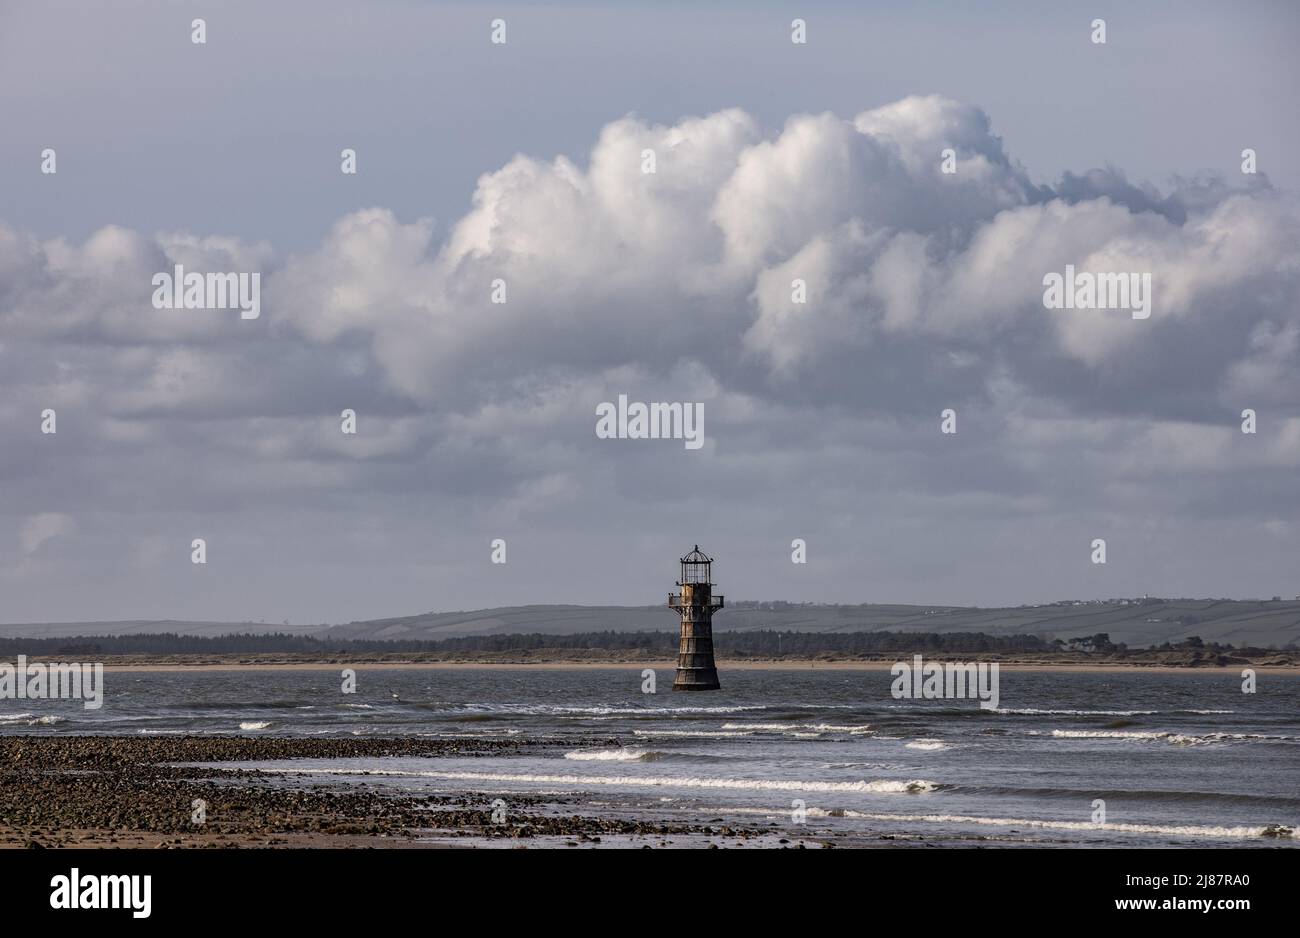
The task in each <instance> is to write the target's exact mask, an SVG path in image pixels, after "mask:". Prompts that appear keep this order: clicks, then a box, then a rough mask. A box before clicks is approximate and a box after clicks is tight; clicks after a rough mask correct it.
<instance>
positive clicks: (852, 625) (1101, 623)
mask: <svg viewBox="0 0 1300 938" xmlns="http://www.w3.org/2000/svg"><path fill="white" fill-rule="evenodd" d="M676 622H677V617H676V615H675V614H674V613H673V612H671V611H670V610H669V609H667V608H666V607H663V606H560V605H554V606H552V605H537V606H506V607H501V608H497V609H479V610H473V611H468V612H429V613H424V614H421V615H414V616H403V617H399V618H388V619H370V620H367V621H364V622H349V623H347V624H346V625H335V626H331V627H322V626H319V625H283V624H281V625H276V624H267V623H251V622H183V621H173V620H130V621H123V622H59V623H43V624H42V623H17V624H10V625H0V637H19V636H25V637H66V636H73V635H132V634H157V633H175V634H177V635H200V636H202V635H206V636H214V635H230V634H235V633H250V634H267V633H272V632H278V633H285V634H294V635H313V636H320V637H324V638H334V639H355V640H384V639H387V640H394V639H399V640H415V641H429V640H439V639H445V638H460V637H465V636H475V635H491V634H524V633H542V634H548V635H568V634H574V633H579V632H600V631H607V630H608V631H618V632H660V631H665V630H668V631H671V630H673V629H675V628H676ZM714 628H715V629H716V630H717V631H719V632H736V631H755V630H760V629H767V630H772V631H795V632H875V631H891V632H938V633H946V632H983V633H985V634H987V635H993V636H1010V635H1036V636H1039V637H1041V638H1044V639H1053V638H1060V639H1066V640H1068V639H1071V638H1079V637H1087V636H1092V635H1096V634H1098V633H1106V634H1108V635H1109V636H1110V640H1111V641H1112V642H1123V643H1125V644H1128V645H1130V646H1132V647H1145V646H1148V645H1159V644H1163V643H1165V642H1170V643H1174V644H1177V643H1179V642H1181V641H1182V640H1184V639H1186V638H1189V637H1192V636H1198V637H1200V638H1201V639H1203V640H1204V641H1206V642H1219V643H1223V644H1230V645H1237V646H1242V645H1251V646H1256V647H1264V648H1269V647H1271V648H1284V647H1286V646H1288V645H1292V644H1295V645H1298V646H1300V601H1295V600H1283V601H1268V600H1264V601H1260V600H1233V599H1147V600H1115V601H1107V602H1079V603H1056V604H1052V605H1042V606H1016V607H1009V608H1002V609H981V608H976V607H962V606H921V605H874V604H864V605H859V606H841V605H813V604H807V605H804V604H796V603H782V602H773V603H757V602H736V603H732V604H731V605H729V606H728V607H727V608H726V609H724V610H723V611H722V612H721V613H719V614H718V615H717V617H716V618H715V619H714Z"/></svg>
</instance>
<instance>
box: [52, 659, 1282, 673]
mask: <svg viewBox="0 0 1300 938" xmlns="http://www.w3.org/2000/svg"><path fill="white" fill-rule="evenodd" d="M895 660H898V659H894V660H890V661H856V660H840V661H820V660H811V659H774V660H760V661H753V660H750V661H725V660H724V661H718V670H719V671H889V670H890V668H892V667H893V665H894V663H895ZM902 660H909V661H910V656H909V657H908V658H906V659H902ZM925 660H926V661H933V662H936V663H944V662H947V661H955V660H980V659H970V658H968V659H959V658H958V656H954V655H948V656H927V657H926V659H925ZM33 663H34V662H33ZM988 663H989V664H997V665H998V666H999V669H1000V670H1006V671H1024V672H1034V671H1037V672H1045V673H1063V674H1068V673H1091V674H1118V673H1124V672H1130V671H1141V672H1145V673H1156V674H1203V673H1207V672H1208V673H1221V674H1239V673H1240V669H1243V668H1250V669H1252V670H1254V671H1257V672H1262V673H1266V674H1300V665H1294V664H1292V665H1277V664H1256V663H1251V662H1242V663H1239V664H1238V663H1234V664H1230V665H1198V666H1191V665H1171V664H1162V663H1159V662H1151V663H1146V662H1119V661H1115V662H1097V663H1095V664H1073V663H1068V662H1050V661H989V662H988ZM676 667H677V664H676V662H675V661H671V660H661V661H591V660H563V659H557V660H552V661H343V660H339V661H229V662H211V661H205V662H195V663H192V664H191V663H184V662H167V661H143V662H140V663H135V662H128V663H124V662H112V663H105V664H104V670H105V671H106V672H110V671H111V672H123V673H126V672H140V673H151V672H152V673H169V672H170V673H175V672H218V671H338V670H341V669H344V668H351V669H353V670H356V671H363V670H364V671H438V670H446V671H599V670H627V671H636V670H642V669H646V668H649V669H651V670H656V671H661V670H663V671H674V670H676Z"/></svg>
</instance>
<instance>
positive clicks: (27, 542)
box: [19, 511, 77, 554]
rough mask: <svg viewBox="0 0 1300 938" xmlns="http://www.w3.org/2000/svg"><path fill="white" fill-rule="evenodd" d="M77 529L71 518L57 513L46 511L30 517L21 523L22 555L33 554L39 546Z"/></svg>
mask: <svg viewBox="0 0 1300 938" xmlns="http://www.w3.org/2000/svg"><path fill="white" fill-rule="evenodd" d="M76 529H77V526H76V524H75V523H74V522H73V520H72V518H71V517H69V516H68V515H65V514H60V513H59V512H54V511H47V512H42V513H41V514H39V515H32V516H31V517H30V518H28V519H27V520H26V521H25V522H23V529H22V533H21V534H20V535H19V541H20V544H21V547H22V551H23V553H24V554H34V553H36V551H37V550H39V549H40V547H41V545H42V544H44V543H46V542H47V541H52V540H54V539H55V538H56V537H62V536H64V535H66V534H71V533H73V532H74V531H75V530H76Z"/></svg>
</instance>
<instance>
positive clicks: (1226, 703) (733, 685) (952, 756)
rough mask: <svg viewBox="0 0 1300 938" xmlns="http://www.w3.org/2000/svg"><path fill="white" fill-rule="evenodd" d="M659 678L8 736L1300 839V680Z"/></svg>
mask: <svg viewBox="0 0 1300 938" xmlns="http://www.w3.org/2000/svg"><path fill="white" fill-rule="evenodd" d="M657 676H658V686H659V689H660V692H659V693H657V694H653V695H652V694H643V693H642V692H641V683H642V679H641V673H640V671H639V670H632V669H599V670H586V669H584V670H576V669H575V670H450V669H447V670H441V669H438V670H384V671H367V670H364V669H362V670H360V671H359V672H358V686H357V692H356V693H355V694H351V695H344V694H342V693H341V690H340V685H341V682H340V679H339V676H338V672H337V671H226V672H194V673H145V672H110V673H108V674H106V676H105V683H106V691H105V701H104V706H103V707H102V708H101V709H99V710H84V709H82V708H81V705H80V704H79V703H78V702H65V701H59V702H47V701H0V733H41V734H64V733H105V734H150V733H156V734H182V733H195V734H237V735H259V734H260V735H284V736H313V735H319V736H348V735H375V736H386V735H415V736H426V737H430V738H457V737H461V738H466V737H468V738H513V739H521V740H522V739H539V740H547V741H549V742H551V743H553V744H554V745H553V746H548V747H542V748H536V749H530V750H527V751H526V752H525V753H524V754H520V755H507V756H500V757H497V756H492V757H481V758H471V757H464V758H460V757H456V758H368V759H336V760H290V761H282V762H269V763H268V762H259V763H246V764H244V765H246V767H249V768H261V769H268V770H274V771H275V772H277V773H284V774H282V775H281V774H277V775H275V776H269V777H268V781H269V782H270V783H272V784H301V783H303V782H309V783H311V784H320V783H328V784H336V785H355V784H366V785H369V786H372V787H373V786H375V785H382V786H386V787H392V788H394V789H400V790H408V791H417V792H427V793H466V792H473V793H476V794H481V795H483V796H484V797H485V799H488V800H490V799H492V798H496V797H500V798H502V799H503V800H504V801H505V802H506V803H507V805H509V802H510V798H511V796H512V795H518V794H529V795H543V796H553V798H554V802H555V807H554V808H553V810H556V811H562V812H564V813H568V814H575V813H578V814H588V815H596V814H610V815H614V816H619V817H637V818H646V819H652V820H656V821H662V822H664V823H687V824H705V823H709V824H714V825H720V824H738V825H748V824H764V825H766V824H775V825H777V826H778V827H779V828H780V829H781V830H783V831H788V833H787V834H786V836H790V837H810V836H819V835H831V836H836V837H848V838H850V839H852V838H863V839H869V838H877V839H878V838H880V837H881V836H882V835H885V836H892V837H896V838H904V839H906V838H916V837H920V838H925V839H927V840H941V841H954V842H973V843H985V842H993V843H1010V844H1014V843H1026V842H1027V843H1035V844H1040V845H1062V846H1076V845H1131V846H1167V845H1187V846H1190V845H1216V846H1279V847H1286V846H1295V845H1296V844H1297V843H1300V841H1297V839H1296V837H1295V836H1294V835H1286V836H1282V837H1273V836H1265V829H1266V828H1269V827H1270V826H1275V825H1281V826H1284V827H1287V828H1290V829H1292V830H1293V831H1296V830H1300V677H1298V676H1294V675H1274V674H1267V673H1262V674H1260V676H1259V681H1258V692H1257V693H1255V694H1243V693H1242V692H1241V678H1240V672H1239V671H1213V672H1206V671H1194V672H1187V673H1143V672H1141V671H1134V672H1124V673H1118V674H1097V673H1086V674H1085V673H1044V672H1020V671H1003V672H1002V674H1001V682H1000V691H1001V694H1000V696H1001V699H1000V701H999V704H1000V706H999V709H998V710H996V711H993V712H990V711H987V710H984V709H981V708H980V707H979V706H978V703H977V701H974V700H961V701H955V700H948V701H943V700H937V701H926V700H895V699H893V698H892V697H891V695H890V684H891V680H892V678H891V676H890V675H889V673H888V672H887V671H846V670H830V669H828V670H801V671H758V670H753V671H727V670H726V668H725V667H724V668H723V669H722V681H723V690H721V691H718V692H712V693H697V694H683V693H676V694H675V693H673V692H671V690H669V687H670V686H671V683H672V672H671V671H669V670H660V671H659V672H658V675H657ZM394 695H396V696H395V697H394ZM593 740H597V741H599V744H597V745H592V744H591V743H592V741H593ZM1097 800H1102V801H1104V802H1105V820H1104V821H1100V815H1099V814H1098V813H1097V810H1098V809H1097V806H1096V805H1095V804H1094V802H1095V801H1097ZM799 821H802V822H803V823H799ZM978 838H983V839H982V840H981V839H978Z"/></svg>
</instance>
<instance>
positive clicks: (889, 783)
mask: <svg viewBox="0 0 1300 938" xmlns="http://www.w3.org/2000/svg"><path fill="white" fill-rule="evenodd" d="M266 771H276V772H300V773H303V774H325V775H392V776H399V777H406V778H436V779H444V780H446V781H456V782H540V783H543V784H548V785H577V786H582V785H617V786H624V787H634V788H704V789H709V788H721V789H740V790H745V791H812V792H827V793H830V792H841V793H843V792H850V793H861V792H867V793H871V794H916V793H921V792H930V791H937V790H939V788H940V786H939V785H938V784H937V783H935V782H930V781H926V780H925V779H919V778H918V779H911V780H908V781H903V780H897V779H875V780H874V781H870V782H867V781H857V782H819V781H808V780H804V779H790V780H788V781H778V780H776V779H766V778H709V777H705V776H666V775H549V774H533V773H519V774H515V773H509V772H435V771H422V772H404V771H399V770H396V769H294V768H290V769H274V770H270V769H268V770H266Z"/></svg>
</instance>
